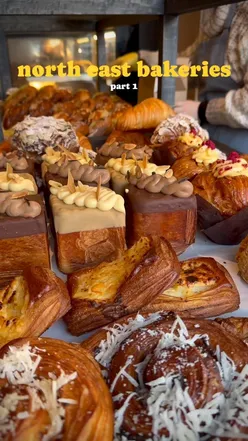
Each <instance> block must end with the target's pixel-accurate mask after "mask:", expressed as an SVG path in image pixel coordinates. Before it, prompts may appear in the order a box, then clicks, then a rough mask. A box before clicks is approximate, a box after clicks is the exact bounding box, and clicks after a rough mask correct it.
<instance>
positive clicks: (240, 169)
mask: <svg viewBox="0 0 248 441" xmlns="http://www.w3.org/2000/svg"><path fill="white" fill-rule="evenodd" d="M230 157H231V159H227V160H226V161H221V162H216V164H214V165H213V169H212V172H213V175H214V176H215V177H216V178H224V177H233V176H248V163H247V161H246V160H245V159H244V158H241V157H240V156H239V155H238V156H237V155H236V154H235V152H233V153H232V154H231V155H229V158H230Z"/></svg>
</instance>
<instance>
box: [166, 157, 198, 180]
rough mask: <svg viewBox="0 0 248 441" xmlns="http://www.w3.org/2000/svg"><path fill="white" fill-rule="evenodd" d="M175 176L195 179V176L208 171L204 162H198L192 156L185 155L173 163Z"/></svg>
mask: <svg viewBox="0 0 248 441" xmlns="http://www.w3.org/2000/svg"><path fill="white" fill-rule="evenodd" d="M172 170H173V174H174V176H175V177H176V178H177V179H178V180H180V179H189V180H190V179H193V178H194V177H195V176H197V175H199V174H200V173H203V172H204V171H206V167H205V166H204V164H197V162H196V161H195V160H194V159H192V157H191V156H189V155H188V156H183V157H182V158H180V159H177V160H176V161H175V162H174V164H173V165H172Z"/></svg>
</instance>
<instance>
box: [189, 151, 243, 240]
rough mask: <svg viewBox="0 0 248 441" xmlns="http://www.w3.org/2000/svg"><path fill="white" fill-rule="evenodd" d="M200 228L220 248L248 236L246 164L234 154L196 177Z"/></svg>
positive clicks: (195, 189)
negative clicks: (219, 245) (221, 245)
mask: <svg viewBox="0 0 248 441" xmlns="http://www.w3.org/2000/svg"><path fill="white" fill-rule="evenodd" d="M192 184H193V185H194V193H195V194H196V196H197V205H198V221H199V226H200V228H201V229H202V230H203V232H204V233H205V234H206V236H207V237H208V238H209V239H210V240H212V241H213V242H215V243H219V244H223V245H234V244H238V243H240V242H241V240H243V239H244V238H245V237H246V236H247V234H248V163H247V161H246V160H245V159H244V158H241V157H240V156H239V154H238V153H236V152H233V153H231V154H230V155H229V157H228V158H227V160H226V161H225V160H220V161H217V162H216V163H215V164H214V165H213V166H212V168H211V170H210V171H208V172H205V173H201V174H200V175H198V176H196V177H195V178H194V179H193V181H192Z"/></svg>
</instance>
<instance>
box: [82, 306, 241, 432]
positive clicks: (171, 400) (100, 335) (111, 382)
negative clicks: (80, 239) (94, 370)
mask: <svg viewBox="0 0 248 441" xmlns="http://www.w3.org/2000/svg"><path fill="white" fill-rule="evenodd" d="M82 346H83V347H84V348H85V349H87V350H90V351H91V353H92V354H93V355H94V357H95V359H96V360H97V361H98V363H99V364H100V366H101V367H102V370H103V371H104V374H105V378H106V382H107V384H108V386H109V389H110V392H111V394H112V397H113V403H114V410H115V434H114V439H116V440H118V439H120V440H124V439H126V440H128V439H130V440H132V441H140V440H153V441H155V440H156V441H164V440H165V439H167V440H175V441H176V440H177V441H179V440H180V441H181V440H185V439H188V440H189V441H191V440H201V439H204V440H208V441H210V440H217V439H218V440H219V439H220V440H228V441H231V440H232V439H235V441H238V440H239V441H241V439H245V438H246V436H247V432H248V420H247V364H248V347H247V346H246V345H245V343H244V342H243V341H242V340H241V339H240V338H238V337H237V336H235V335H234V334H233V333H230V332H228V331H227V330H226V329H224V328H222V327H221V326H220V325H219V324H218V323H216V322H214V321H212V320H204V319H199V318H197V319H190V318H185V319H183V320H182V319H181V318H180V317H179V316H177V317H176V316H175V315H174V314H167V315H163V314H161V313H159V312H157V313H155V314H150V315H143V314H142V315H141V314H138V315H132V316H129V317H127V318H125V319H124V320H118V321H117V322H114V323H112V324H111V325H109V326H108V328H107V329H104V330H100V331H99V332H97V333H96V334H94V335H93V336H92V337H91V338H89V339H88V340H86V341H84V342H83V343H82ZM234 415H235V417H234ZM216 434H218V436H217V437H216Z"/></svg>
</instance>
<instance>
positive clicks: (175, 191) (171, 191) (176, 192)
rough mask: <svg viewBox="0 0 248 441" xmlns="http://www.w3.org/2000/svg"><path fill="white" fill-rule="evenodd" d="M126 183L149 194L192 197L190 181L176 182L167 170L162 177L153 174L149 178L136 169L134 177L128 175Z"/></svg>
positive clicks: (171, 173)
mask: <svg viewBox="0 0 248 441" xmlns="http://www.w3.org/2000/svg"><path fill="white" fill-rule="evenodd" d="M128 181H129V183H130V184H132V185H134V186H136V187H137V188H138V189H140V190H146V191H148V192H149V193H162V194H164V195H169V196H176V197H179V198H188V197H190V196H192V194H193V190H194V189H193V185H192V184H191V182H190V181H187V180H183V181H178V180H177V179H176V178H175V176H173V172H172V170H168V171H167V173H166V174H165V175H164V176H161V175H157V174H155V173H154V174H152V175H151V176H147V175H145V174H144V173H141V171H140V170H139V169H137V172H136V175H135V176H132V175H130V174H129V176H128Z"/></svg>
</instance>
